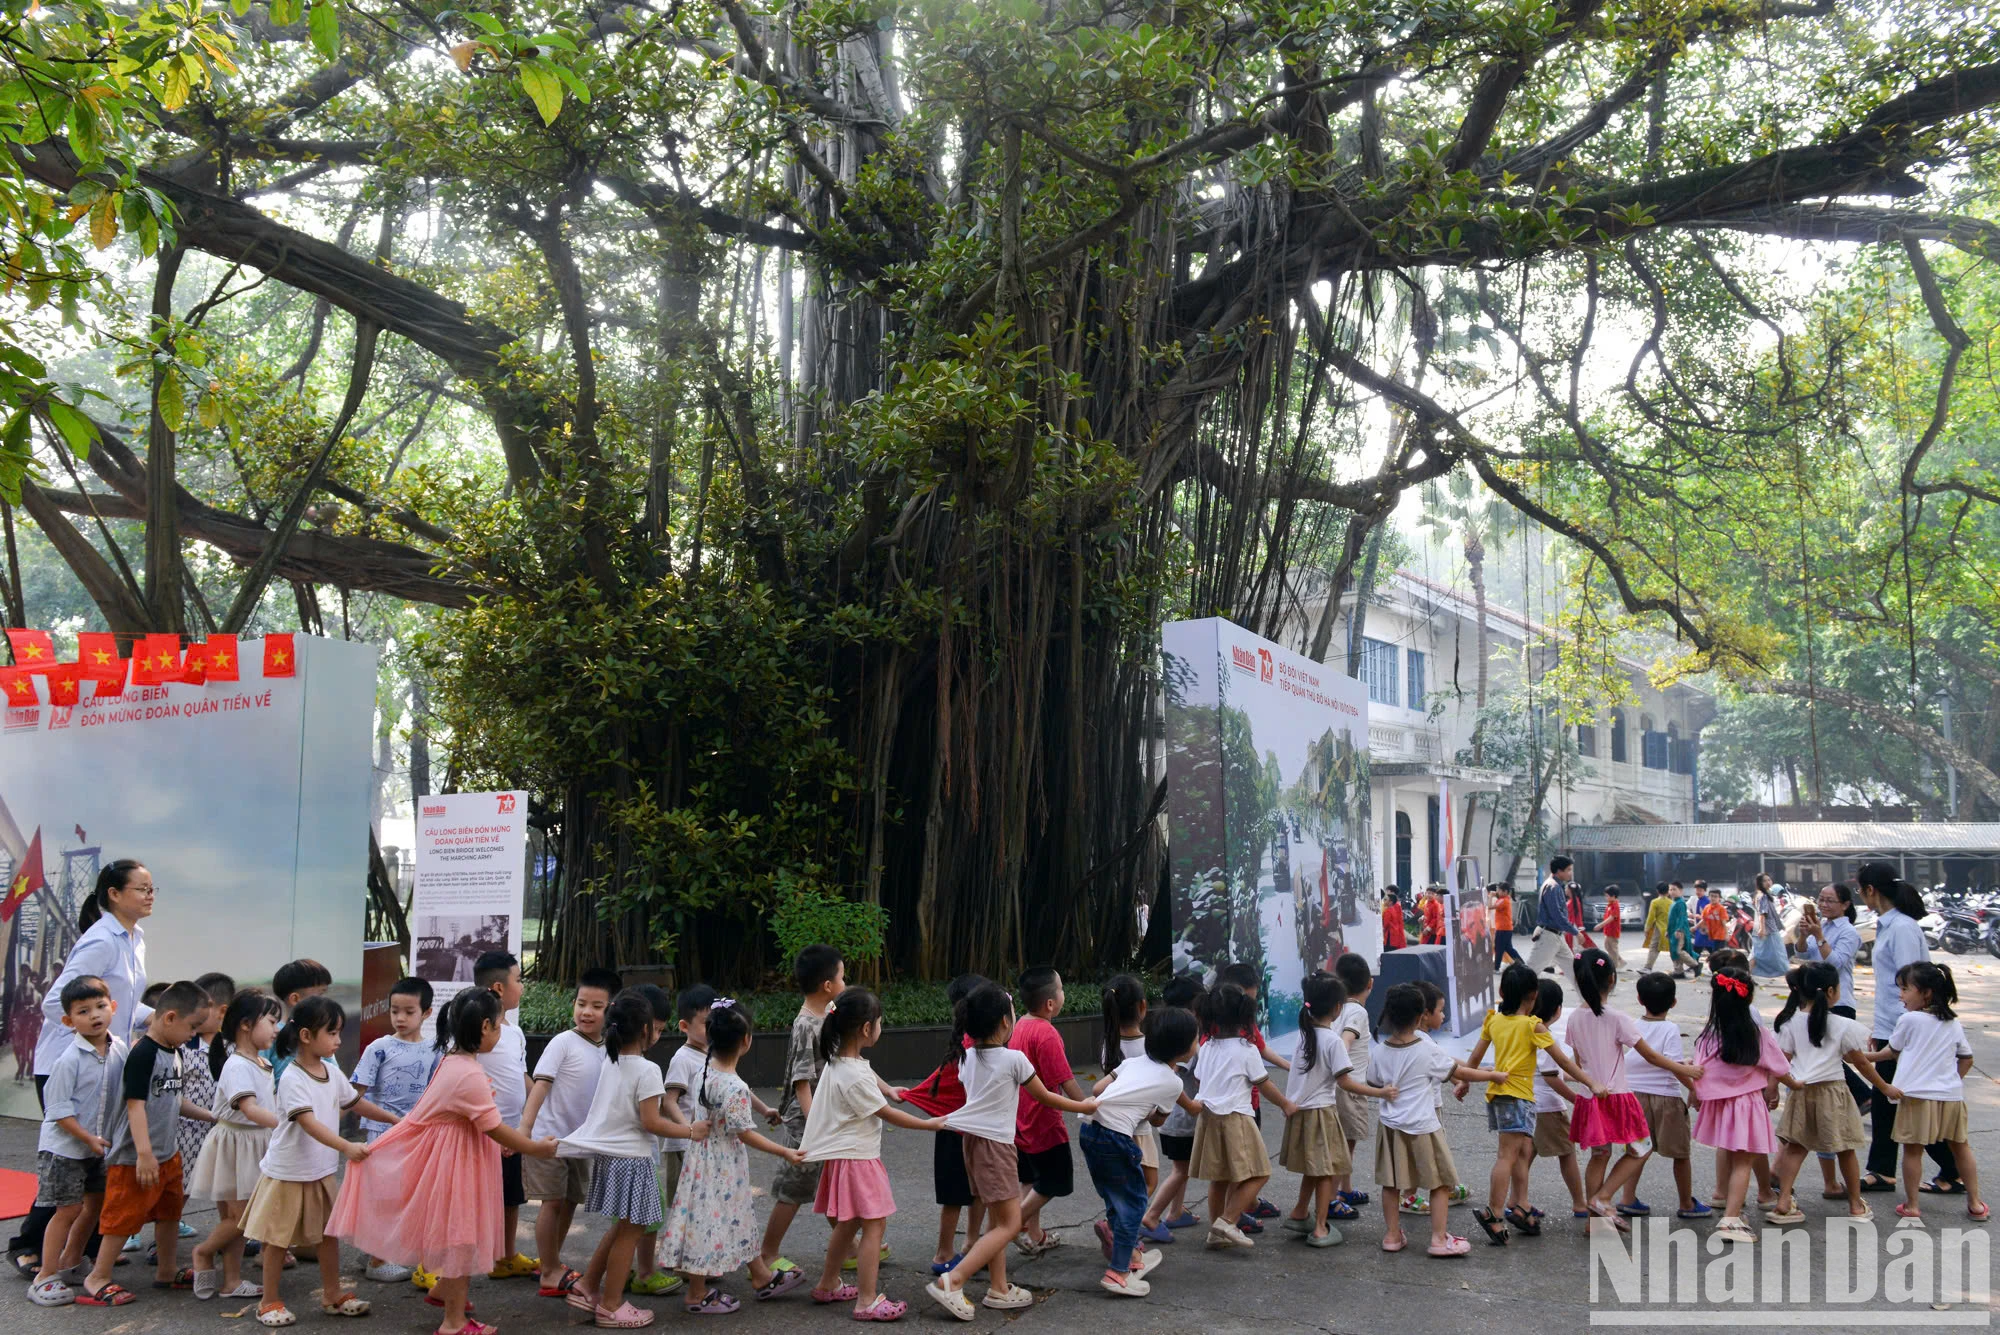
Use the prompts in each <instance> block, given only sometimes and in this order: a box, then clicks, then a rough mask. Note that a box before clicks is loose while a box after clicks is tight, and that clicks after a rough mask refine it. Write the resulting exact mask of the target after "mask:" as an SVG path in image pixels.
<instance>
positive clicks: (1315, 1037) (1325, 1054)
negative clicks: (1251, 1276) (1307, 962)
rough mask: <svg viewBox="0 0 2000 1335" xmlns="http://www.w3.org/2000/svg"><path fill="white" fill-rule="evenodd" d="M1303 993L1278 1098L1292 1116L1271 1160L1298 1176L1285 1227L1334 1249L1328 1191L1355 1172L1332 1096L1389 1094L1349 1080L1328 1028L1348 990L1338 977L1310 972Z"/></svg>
mask: <svg viewBox="0 0 2000 1335" xmlns="http://www.w3.org/2000/svg"><path fill="white" fill-rule="evenodd" d="M1303 992H1304V1002H1305V1013H1304V1015H1302V1016H1301V1017H1300V1018H1301V1019H1302V1020H1303V1021H1304V1023H1303V1024H1301V1025H1300V1026H1299V1038H1298V1046H1297V1047H1296V1048H1295V1049H1293V1052H1292V1070H1291V1074H1290V1075H1289V1076H1287V1077H1286V1079H1285V1097H1286V1098H1289V1099H1290V1100H1291V1101H1292V1105H1293V1107H1294V1108H1295V1109H1296V1111H1294V1112H1293V1113H1292V1115H1291V1116H1290V1117H1288V1118H1286V1119H1285V1140H1284V1145H1283V1147H1282V1148H1281V1149H1279V1151H1278V1162H1279V1163H1282V1164H1283V1165H1284V1166H1285V1167H1286V1168H1288V1169H1290V1170H1291V1171H1292V1172H1294V1173H1297V1174H1299V1177H1300V1181H1299V1199H1298V1203H1297V1204H1295V1205H1294V1206H1292V1213H1291V1215H1290V1217H1288V1218H1287V1219H1286V1220H1285V1230H1286V1231H1287V1232H1289V1233H1297V1234H1299V1235H1300V1236H1302V1237H1303V1238H1304V1239H1305V1241H1306V1245H1307V1246H1309V1247H1333V1246H1337V1245H1338V1244H1339V1243H1340V1242H1341V1234H1340V1230H1339V1229H1337V1228H1335V1227H1334V1226H1333V1222H1332V1219H1331V1217H1330V1216H1331V1214H1332V1210H1333V1186H1334V1183H1335V1181H1337V1180H1338V1179H1340V1178H1342V1177H1345V1176H1346V1175H1347V1174H1349V1173H1351V1172H1352V1171H1353V1169H1354V1158H1353V1154H1352V1151H1350V1150H1349V1149H1348V1147H1347V1131H1346V1128H1345V1127H1343V1126H1342V1124H1341V1120H1340V1110H1339V1108H1338V1107H1337V1106H1336V1102H1337V1099H1336V1095H1337V1093H1338V1092H1339V1091H1340V1090H1346V1091H1347V1092H1348V1093H1349V1094H1351V1095H1357V1096H1360V1097H1363V1098H1371V1099H1380V1098H1387V1097H1388V1096H1389V1095H1390V1094H1393V1093H1394V1092H1395V1091H1394V1090H1385V1089H1381V1088H1379V1087H1377V1086H1375V1085H1371V1084H1367V1083H1366V1082H1364V1081H1360V1080H1357V1079H1355V1078H1354V1068H1353V1065H1352V1064H1351V1063H1350V1062H1349V1061H1348V1059H1347V1047H1346V1045H1345V1044H1343V1043H1342V1042H1341V1041H1340V1035H1339V1034H1338V1033H1336V1032H1335V1030H1334V1021H1335V1020H1336V1019H1337V1018H1338V1017H1339V1015H1340V1012H1341V1008H1342V1007H1343V1006H1345V1005H1346V1004H1347V989H1346V988H1344V987H1342V986H1341V985H1340V980H1339V979H1337V978H1335V977H1334V976H1333V975H1331V974H1325V973H1316V974H1314V975H1313V976H1312V977H1310V978H1308V979H1306V981H1305V985H1304V988H1303ZM1308 1210H1311V1212H1312V1213H1310V1214H1308V1213H1306V1212H1307V1211H1308Z"/></svg>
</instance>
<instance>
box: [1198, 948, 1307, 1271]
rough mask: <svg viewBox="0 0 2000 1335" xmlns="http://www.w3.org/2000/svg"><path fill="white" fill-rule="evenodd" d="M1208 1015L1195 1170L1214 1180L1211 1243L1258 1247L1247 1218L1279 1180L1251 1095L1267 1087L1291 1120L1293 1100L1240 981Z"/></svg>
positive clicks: (1219, 995)
mask: <svg viewBox="0 0 2000 1335" xmlns="http://www.w3.org/2000/svg"><path fill="white" fill-rule="evenodd" d="M1203 1018H1204V1019H1205V1020H1206V1021H1207V1023H1206V1024H1205V1025H1204V1028H1206V1029H1207V1030H1208V1032H1209V1034H1210V1037H1209V1040H1208V1042H1207V1043H1205V1044H1203V1045H1202V1049H1201V1055H1200V1056H1198V1057H1197V1058H1196V1059H1195V1079H1196V1080H1198V1081H1199V1082H1200V1083H1201V1095H1200V1098H1199V1100H1198V1102H1199V1103H1200V1104H1201V1108H1202V1111H1201V1116H1200V1117H1199V1118H1197V1119H1196V1121H1195V1131H1194V1158H1193V1159H1192V1161H1190V1162H1189V1164H1188V1173H1189V1175H1190V1176H1193V1177H1199V1178H1204V1179H1206V1180H1207V1182H1208V1245H1209V1246H1210V1247H1216V1248H1224V1247H1253V1246H1255V1245H1256V1244H1255V1243H1254V1242H1253V1241H1252V1240H1251V1238H1250V1236H1249V1234H1248V1233H1247V1232H1245V1231H1244V1229H1243V1228H1242V1226H1241V1220H1242V1218H1243V1216H1244V1215H1246V1214H1249V1212H1250V1210H1251V1208H1252V1207H1253V1206H1254V1205H1255V1204H1256V1202H1257V1193H1258V1191H1260V1190H1261V1189H1262V1188H1263V1186H1264V1184H1265V1183H1266V1182H1268V1181H1269V1180H1270V1178H1271V1158H1270V1155H1269V1154H1268V1153H1267V1152H1266V1151H1265V1149H1264V1137H1263V1136H1262V1135H1261V1134H1259V1132H1258V1130H1257V1122H1256V1119H1255V1118H1254V1117H1253V1116H1252V1115H1251V1108H1250V1091H1251V1090H1253V1089H1261V1090H1262V1091H1263V1092H1264V1094H1265V1096H1266V1097H1268V1098H1269V1099H1270V1101H1271V1102H1272V1103H1273V1104H1275V1105H1276V1106H1277V1107H1278V1108H1279V1109H1280V1110H1281V1111H1282V1112H1283V1113H1284V1114H1285V1116H1287V1117H1290V1116H1291V1115H1292V1112H1293V1107H1292V1101H1291V1100H1290V1099H1288V1098H1286V1097H1285V1094H1284V1091H1283V1090H1281V1089H1279V1088H1278V1086H1277V1082H1276V1081H1274V1080H1272V1079H1271V1076H1270V1074H1269V1073H1268V1072H1267V1071H1266V1070H1265V1067H1264V1058H1263V1055H1262V1054H1261V1053H1260V1052H1259V1051H1258V1050H1257V1048H1256V1046H1255V1045H1254V1044H1253V1043H1252V1042H1251V1035H1252V1034H1253V1033H1254V1032H1255V1030H1256V1027H1257V1003H1256V1002H1255V1001H1254V1000H1252V998H1251V997H1250V994H1249V993H1247V992H1245V991H1244V990H1243V989H1242V988H1240V987H1238V986H1236V984H1234V983H1224V984H1222V985H1221V986H1220V987H1218V988H1217V989H1216V990H1215V992H1214V993H1213V994H1212V995H1211V996H1210V997H1209V999H1208V1012H1207V1014H1206V1015H1205V1016H1204V1017H1203Z"/></svg>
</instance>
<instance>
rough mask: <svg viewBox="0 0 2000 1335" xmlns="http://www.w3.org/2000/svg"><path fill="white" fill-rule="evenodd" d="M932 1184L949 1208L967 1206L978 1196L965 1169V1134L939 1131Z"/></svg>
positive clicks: (940, 1201) (942, 1202)
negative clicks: (974, 1192)
mask: <svg viewBox="0 0 2000 1335" xmlns="http://www.w3.org/2000/svg"><path fill="white" fill-rule="evenodd" d="M931 1187H932V1189H933V1190H934V1191H935V1192H936V1193H937V1203H938V1204H939V1205H942V1206H944V1207H945V1208H946V1209H951V1208H954V1207H957V1208H963V1207H965V1206H968V1205H970V1204H972V1203H973V1201H974V1200H975V1199H976V1197H975V1196H974V1194H973V1191H972V1178H971V1177H970V1176H969V1175H968V1174H967V1173H966V1171H965V1137H963V1136H961V1135H959V1134H958V1132H956V1131H940V1132H938V1133H937V1141H936V1143H935V1144H934V1145H932V1146H931Z"/></svg>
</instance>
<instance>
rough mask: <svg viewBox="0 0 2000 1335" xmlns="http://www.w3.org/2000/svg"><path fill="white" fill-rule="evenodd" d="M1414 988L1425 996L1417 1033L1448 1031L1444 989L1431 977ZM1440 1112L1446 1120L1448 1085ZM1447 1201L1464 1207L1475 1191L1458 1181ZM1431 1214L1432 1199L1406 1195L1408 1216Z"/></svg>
mask: <svg viewBox="0 0 2000 1335" xmlns="http://www.w3.org/2000/svg"><path fill="white" fill-rule="evenodd" d="M1413 986H1414V987H1415V988H1416V989H1417V991H1419V992H1421V993H1423V994H1424V1018H1423V1019H1421V1020H1419V1021H1417V1032H1418V1033H1420V1034H1435V1033H1436V1032H1437V1031H1438V1030H1440V1029H1442V1028H1444V1024H1445V1018H1446V1016H1445V1002H1446V998H1445V994H1444V989H1443V988H1441V987H1439V986H1438V985H1437V984H1436V983H1433V982H1431V981H1430V980H1429V979H1428V978H1424V979H1419V980H1418V981H1417V982H1416V983H1415V984H1413ZM1433 1041H1435V1040H1433ZM1437 1110H1438V1116H1439V1118H1440V1119H1442V1118H1443V1116H1444V1086H1443V1085H1442V1084H1440V1085H1439V1086H1438V1090H1437ZM1445 1199H1446V1201H1447V1202H1448V1203H1449V1204H1452V1205H1463V1204H1465V1203H1466V1202H1467V1201H1469V1200H1471V1199H1472V1188H1471V1187H1469V1186H1467V1185H1466V1184H1465V1183H1463V1182H1454V1183H1453V1184H1452V1186H1451V1190H1450V1191H1448V1192H1446V1193H1445ZM1430 1212H1431V1203H1430V1200H1429V1198H1428V1197H1426V1196H1425V1195H1424V1194H1423V1193H1422V1192H1421V1191H1418V1190H1416V1189H1415V1188H1414V1187H1412V1188H1411V1189H1409V1190H1408V1191H1405V1192H1404V1193H1403V1213H1404V1214H1429V1213H1430Z"/></svg>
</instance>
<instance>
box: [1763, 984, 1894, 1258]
mask: <svg viewBox="0 0 2000 1335" xmlns="http://www.w3.org/2000/svg"><path fill="white" fill-rule="evenodd" d="M1786 977H1787V981H1789V982H1790V983H1791V985H1792V994H1791V996H1790V997H1788V998H1787V999H1786V1001H1785V1005H1784V1008H1783V1009H1782V1010H1780V1011H1779V1012H1778V1018H1777V1019H1776V1020H1774V1021H1772V1024H1771V1028H1772V1031H1773V1032H1775V1033H1776V1034H1777V1036H1778V1050H1779V1051H1780V1052H1782V1053H1784V1054H1785V1055H1786V1056H1787V1057H1790V1058H1791V1059H1792V1073H1791V1074H1790V1075H1789V1076H1785V1077H1782V1078H1781V1083H1783V1084H1784V1085H1785V1086H1786V1088H1788V1089H1789V1090H1790V1091H1791V1092H1790V1093H1789V1094H1787V1095H1786V1096H1785V1111H1784V1114H1783V1116H1781V1117H1780V1118H1779V1119H1778V1139H1779V1140H1780V1141H1782V1142H1783V1143H1784V1148H1783V1149H1782V1150H1780V1151H1778V1162H1777V1164H1776V1166H1775V1168H1774V1169H1773V1172H1774V1174H1775V1176H1776V1177H1777V1179H1778V1208H1777V1209H1775V1210H1770V1211H1767V1212H1766V1213H1765V1215H1764V1218H1765V1219H1766V1220H1767V1221H1768V1222H1770V1223H1773V1224H1798V1223H1803V1222H1804V1221H1805V1217H1806V1216H1805V1211H1803V1210H1801V1209H1799V1208H1798V1204H1797V1203H1796V1202H1795V1201H1794V1200H1793V1199H1792V1183H1793V1181H1794V1180H1795V1179H1796V1178H1797V1177H1798V1175H1799V1169H1800V1168H1801V1167H1802V1166H1803V1165H1804V1164H1805V1161H1806V1154H1807V1153H1808V1152H1816V1153H1819V1154H1832V1155H1836V1156H1838V1160H1839V1164H1840V1174H1841V1180H1842V1185H1843V1186H1845V1187H1846V1189H1847V1213H1848V1214H1849V1215H1852V1216H1857V1217H1864V1218H1865V1217H1871V1216H1872V1215H1873V1213H1874V1212H1873V1211H1872V1210H1870V1209H1869V1208H1868V1206H1867V1205H1866V1204H1865V1203H1864V1202H1863V1201H1862V1199H1861V1162H1860V1158H1859V1156H1858V1155H1857V1154H1856V1151H1857V1150H1859V1149H1860V1148H1861V1147H1862V1146H1864V1145H1866V1144H1867V1143H1868V1133H1867V1132H1866V1131H1865V1130H1863V1129H1862V1126H1861V1109H1860V1108H1859V1107H1858V1106H1857V1105H1856V1104H1855V1102H1854V1095H1852V1094H1851V1093H1849V1092H1848V1089H1847V1077H1846V1074H1845V1070H1846V1068H1847V1067H1849V1066H1852V1067H1853V1068H1854V1069H1855V1070H1857V1071H1859V1072H1861V1073H1862V1074H1863V1075H1864V1076H1866V1077H1867V1079H1868V1081H1869V1083H1870V1084H1872V1085H1874V1086H1875V1087H1876V1088H1877V1089H1879V1090H1883V1091H1886V1090H1888V1088H1889V1082H1888V1081H1886V1080H1884V1079H1883V1078H1882V1077H1881V1076H1880V1075H1878V1074H1877V1073H1876V1071H1875V1063H1873V1062H1871V1061H1869V1060H1868V1055H1867V1054H1868V1030H1867V1027H1866V1026H1864V1025H1863V1024H1862V1023H1861V1022H1860V1021H1859V1020H1851V1019H1849V1018H1848V1017H1847V1016H1845V1015H1835V1014H1834V1013H1833V1007H1835V1006H1838V1005H1839V1004H1840V970H1838V969H1836V968H1834V966H1833V965H1831V964H1825V963H1810V964H1801V965H1799V966H1798V967H1797V968H1795V969H1793V970H1792V971H1791V973H1790V974H1788V975H1787V976H1786Z"/></svg>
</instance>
